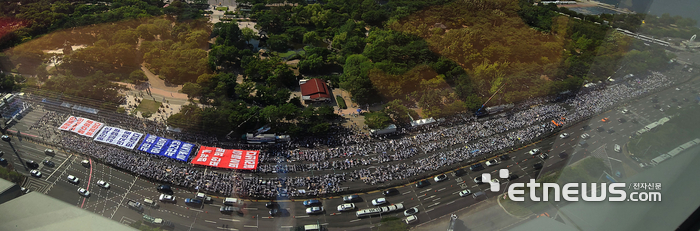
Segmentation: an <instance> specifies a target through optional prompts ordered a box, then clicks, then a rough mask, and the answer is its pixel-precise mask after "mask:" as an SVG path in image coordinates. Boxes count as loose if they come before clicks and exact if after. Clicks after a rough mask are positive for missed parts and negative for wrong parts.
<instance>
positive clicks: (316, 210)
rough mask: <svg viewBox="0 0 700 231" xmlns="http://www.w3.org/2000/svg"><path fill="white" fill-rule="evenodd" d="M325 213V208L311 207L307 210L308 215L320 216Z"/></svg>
mask: <svg viewBox="0 0 700 231" xmlns="http://www.w3.org/2000/svg"><path fill="white" fill-rule="evenodd" d="M319 213H323V207H318V206H316V207H311V208H306V214H319Z"/></svg>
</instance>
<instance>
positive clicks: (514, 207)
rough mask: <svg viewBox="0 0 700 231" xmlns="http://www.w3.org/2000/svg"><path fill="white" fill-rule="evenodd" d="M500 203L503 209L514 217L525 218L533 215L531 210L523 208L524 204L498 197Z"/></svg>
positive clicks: (501, 196)
mask: <svg viewBox="0 0 700 231" xmlns="http://www.w3.org/2000/svg"><path fill="white" fill-rule="evenodd" d="M498 201H499V202H501V206H503V209H505V210H506V211H508V213H510V214H512V215H513V216H516V217H524V216H528V215H530V214H532V211H531V210H530V209H528V208H525V207H523V203H522V202H515V201H512V200H510V199H509V198H508V197H506V199H503V195H498Z"/></svg>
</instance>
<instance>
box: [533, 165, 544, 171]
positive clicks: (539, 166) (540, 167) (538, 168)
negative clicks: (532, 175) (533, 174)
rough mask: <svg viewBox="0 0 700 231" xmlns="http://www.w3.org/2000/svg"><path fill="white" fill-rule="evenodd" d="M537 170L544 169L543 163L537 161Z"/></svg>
mask: <svg viewBox="0 0 700 231" xmlns="http://www.w3.org/2000/svg"><path fill="white" fill-rule="evenodd" d="M533 167H534V168H535V169H536V170H540V169H542V163H537V164H535V165H534V166H533Z"/></svg>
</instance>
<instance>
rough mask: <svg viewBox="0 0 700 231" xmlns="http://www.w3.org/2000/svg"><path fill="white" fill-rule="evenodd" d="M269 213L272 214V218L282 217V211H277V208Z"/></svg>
mask: <svg viewBox="0 0 700 231" xmlns="http://www.w3.org/2000/svg"><path fill="white" fill-rule="evenodd" d="M268 213H269V214H270V216H272V217H276V216H279V215H282V210H280V209H277V208H275V209H270V211H269V212H268Z"/></svg>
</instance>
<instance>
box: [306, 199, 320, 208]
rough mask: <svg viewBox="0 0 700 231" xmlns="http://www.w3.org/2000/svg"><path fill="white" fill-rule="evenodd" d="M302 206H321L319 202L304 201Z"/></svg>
mask: <svg viewBox="0 0 700 231" xmlns="http://www.w3.org/2000/svg"><path fill="white" fill-rule="evenodd" d="M302 204H304V206H306V207H309V206H314V205H321V201H319V200H305V201H304V202H302Z"/></svg>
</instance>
